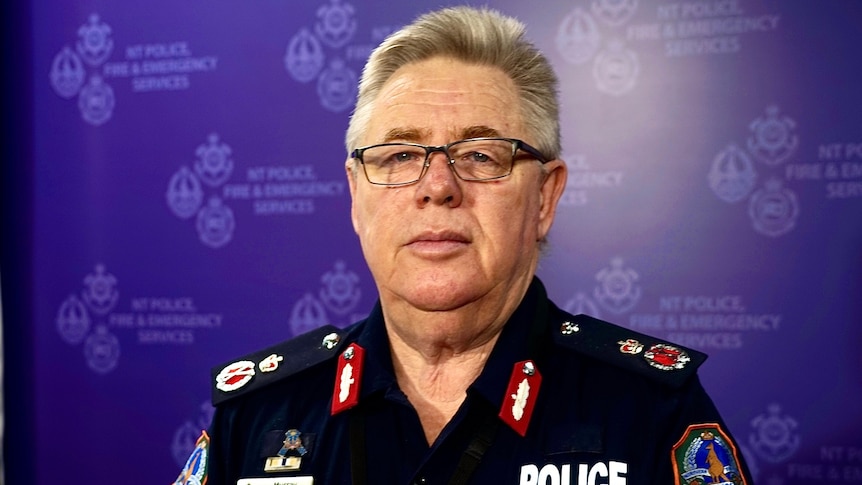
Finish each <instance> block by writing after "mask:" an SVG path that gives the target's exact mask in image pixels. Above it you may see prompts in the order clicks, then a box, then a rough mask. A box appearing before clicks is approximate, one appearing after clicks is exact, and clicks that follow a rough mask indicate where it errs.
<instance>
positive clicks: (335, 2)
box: [284, 0, 393, 113]
mask: <svg viewBox="0 0 862 485" xmlns="http://www.w3.org/2000/svg"><path fill="white" fill-rule="evenodd" d="M316 17H317V19H316V21H315V23H314V26H313V27H303V28H301V29H300V30H299V32H297V33H296V34H294V35H293V37H292V38H291V39H290V41H289V42H288V44H287V49H286V52H285V55H284V67H285V69H286V70H287V73H288V74H289V75H290V77H291V78H293V80H294V81H297V82H299V83H302V84H309V83H312V82H314V81H316V92H317V96H318V99H319V101H320V105H321V107H323V108H325V109H326V110H328V111H331V112H334V113H341V112H343V111H345V110H347V109H349V108H350V107H352V106H353V103H354V101H355V100H356V94H357V82H358V79H359V78H358V76H357V75H356V71H355V70H354V69H353V68H351V66H350V63H355V65H356V66H357V69H359V68H361V65H360V63H364V61H365V59H367V58H368V55H369V54H370V53H371V51H372V49H373V48H374V46H375V45H376V43H377V42H379V41H381V40H383V38H384V37H385V36H386V35H387V34H388V33H389V32H391V31H392V30H393V29H391V28H388V27H375V28H374V29H372V32H371V34H372V35H371V38H370V41H371V43H368V44H351V41H353V39H354V38H355V37H356V33H357V25H358V23H357V21H356V9H355V8H354V7H353V5H352V4H350V3H347V2H343V1H342V0H329V1H328V3H325V4H323V5H321V6H320V7H318V9H317V13H316Z"/></svg>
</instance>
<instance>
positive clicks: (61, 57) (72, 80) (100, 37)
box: [49, 13, 116, 126]
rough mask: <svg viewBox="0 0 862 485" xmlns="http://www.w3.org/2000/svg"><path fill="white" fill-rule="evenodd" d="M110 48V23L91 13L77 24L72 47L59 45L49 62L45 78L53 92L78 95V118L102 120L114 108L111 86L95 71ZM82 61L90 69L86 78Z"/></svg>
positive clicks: (105, 58)
mask: <svg viewBox="0 0 862 485" xmlns="http://www.w3.org/2000/svg"><path fill="white" fill-rule="evenodd" d="M113 49H114V41H113V39H112V38H111V27H110V26H109V25H108V24H106V23H104V22H102V21H101V19H100V18H99V15H98V14H95V13H94V14H91V15H90V17H89V18H88V19H87V23H85V24H83V25H81V26H80V27H79V28H78V41H77V42H76V43H75V50H72V49H71V48H69V46H63V48H62V49H61V50H60V52H59V53H58V54H57V55H56V56H54V61H53V62H52V63H51V72H50V76H49V79H50V81H51V86H52V87H53V88H54V92H56V93H57V94H58V95H59V96H60V97H61V98H65V99H70V98H73V97H75V96H78V109H80V111H81V118H83V119H84V121H86V122H87V123H90V124H91V125H95V126H98V125H101V124H104V123H105V122H106V121H108V120H109V119H111V116H112V114H113V112H114V105H115V104H116V100H115V98H114V90H113V89H112V88H111V86H110V85H108V84H107V83H105V82H104V80H103V79H102V77H101V76H100V75H99V74H97V72H98V69H97V68H99V67H100V66H101V65H102V64H103V63H104V62H105V61H106V60H107V59H108V57H109V56H110V55H111V52H112V51H113ZM84 63H86V64H87V65H88V66H90V68H92V69H93V73H92V74H90V76H89V80H88V79H87V75H88V70H87V69H86V68H85V66H84Z"/></svg>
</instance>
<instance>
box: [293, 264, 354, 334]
mask: <svg viewBox="0 0 862 485" xmlns="http://www.w3.org/2000/svg"><path fill="white" fill-rule="evenodd" d="M320 281H321V283H322V286H321V288H320V291H319V293H318V296H319V297H320V298H319V299H317V298H315V297H314V295H313V294H312V293H311V292H308V293H305V294H304V295H303V296H302V297H300V299H299V300H297V302H296V303H295V304H294V305H293V309H292V310H291V313H290V320H289V322H290V329H291V331H292V332H293V335H299V334H302V333H305V332H308V331H310V330H314V329H315V328H318V327H321V326H323V325H327V324H331V325H336V326H338V327H345V326H347V325H349V324H351V323H353V322H354V321H357V320H360V319H361V318H364V315H359V314H356V312H355V311H356V309H357V307H358V305H359V301H360V299H361V298H362V289H361V287H360V284H359V283H360V281H359V276H357V274H356V273H354V272H353V271H349V270H348V269H347V265H346V264H345V263H344V261H342V260H338V261H336V262H335V264H334V265H333V268H332V269H331V270H329V271H327V272H326V273H324V274H323V276H321V278H320ZM327 309H328V310H329V311H331V312H332V313H333V314H334V316H333V317H332V318H330V316H329V314H328V313H327V311H326V310H327Z"/></svg>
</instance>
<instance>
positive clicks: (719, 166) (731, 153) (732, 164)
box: [707, 144, 757, 204]
mask: <svg viewBox="0 0 862 485" xmlns="http://www.w3.org/2000/svg"><path fill="white" fill-rule="evenodd" d="M707 180H708V181H709V188H711V189H712V191H713V192H714V193H715V195H716V196H717V197H718V198H719V199H721V200H723V201H725V202H727V203H729V204H732V203H734V202H739V201H740V200H742V199H744V198H746V197H747V196H748V194H750V193H751V190H752V189H753V188H754V182H755V181H756V180H757V173H756V172H755V170H754V163H752V161H751V158H749V156H748V155H747V154H746V153H745V152H744V151H742V150H741V149H740V148H739V147H738V146H737V145H736V144H731V145H729V146H728V147H727V148H725V149H724V150H722V151H721V152H719V154H718V155H716V156H715V159H714V160H713V162H712V167H710V170H709V175H708V176H707Z"/></svg>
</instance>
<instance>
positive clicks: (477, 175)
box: [350, 138, 548, 186]
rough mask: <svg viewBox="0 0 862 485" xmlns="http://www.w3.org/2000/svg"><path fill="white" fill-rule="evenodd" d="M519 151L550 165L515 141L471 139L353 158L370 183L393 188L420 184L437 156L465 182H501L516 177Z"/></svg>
mask: <svg viewBox="0 0 862 485" xmlns="http://www.w3.org/2000/svg"><path fill="white" fill-rule="evenodd" d="M518 150H522V151H524V152H526V153H528V154H529V155H530V156H531V157H532V158H534V159H535V160H538V161H540V162H542V163H547V162H548V160H547V159H546V158H545V157H544V156H543V155H542V154H541V153H539V150H537V149H536V148H533V147H531V146H530V145H528V144H526V143H524V142H523V141H521V140H518V139H515V138H468V139H466V140H459V141H455V142H452V143H449V144H447V145H440V146H428V145H419V144H417V143H381V144H379V145H369V146H367V147H362V148H357V149H355V150H353V152H352V153H351V154H350V157H351V158H355V159H356V160H359V163H361V164H362V168H363V171H364V172H365V178H366V179H368V181H369V182H371V183H372V184H375V185H390V186H391V185H409V184H412V183H416V182H418V181H419V179H421V178H422V176H423V175H425V172H427V171H428V167H429V166H430V165H431V154H432V153H434V152H443V153H444V154H445V155H446V160H447V161H448V164H449V168H451V169H452V171H453V172H454V173H455V175H457V176H458V178H460V179H461V180H469V181H475V182H484V181H487V180H496V179H500V178H503V177H506V176H508V175H509V174H510V173H512V167H513V166H514V165H515V160H516V155H517V153H518Z"/></svg>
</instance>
